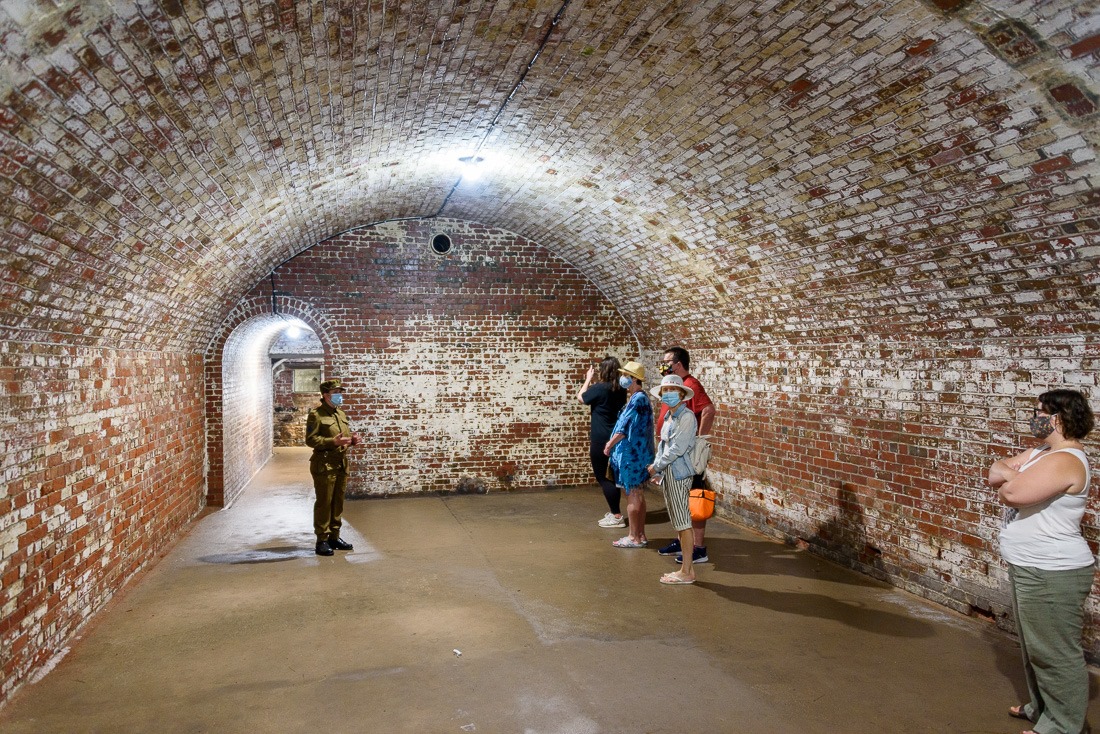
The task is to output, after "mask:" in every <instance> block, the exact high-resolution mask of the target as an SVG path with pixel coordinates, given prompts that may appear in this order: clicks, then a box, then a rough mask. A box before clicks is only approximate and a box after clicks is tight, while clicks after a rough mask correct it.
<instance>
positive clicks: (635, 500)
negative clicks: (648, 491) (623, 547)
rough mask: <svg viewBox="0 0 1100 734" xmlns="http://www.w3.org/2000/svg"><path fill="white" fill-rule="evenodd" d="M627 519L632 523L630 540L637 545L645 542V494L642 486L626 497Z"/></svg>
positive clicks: (631, 491)
mask: <svg viewBox="0 0 1100 734" xmlns="http://www.w3.org/2000/svg"><path fill="white" fill-rule="evenodd" d="M626 517H627V521H628V522H629V523H630V539H631V540H633V541H634V542H636V543H642V542H644V541H645V539H646V537H645V492H643V491H642V488H641V487H640V486H638V487H635V488H634V489H632V490H630V494H628V495H627V496H626Z"/></svg>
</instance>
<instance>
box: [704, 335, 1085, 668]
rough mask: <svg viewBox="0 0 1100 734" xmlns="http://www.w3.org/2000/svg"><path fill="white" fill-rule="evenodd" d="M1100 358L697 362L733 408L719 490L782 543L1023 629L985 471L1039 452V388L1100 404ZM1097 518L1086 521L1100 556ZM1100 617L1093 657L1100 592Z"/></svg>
mask: <svg viewBox="0 0 1100 734" xmlns="http://www.w3.org/2000/svg"><path fill="white" fill-rule="evenodd" d="M1098 357H1100V347H1098V346H1097V345H1096V343H1095V342H1091V341H1089V340H1086V339H1083V338H1076V339H1073V338H1066V339H1051V338H1045V339H1043V338H1036V339H1033V340H1028V341H1026V342H1025V341H1020V340H1012V341H988V342H984V343H974V342H950V341H941V342H935V343H921V342H918V341H913V340H893V341H878V342H875V343H873V344H867V343H862V344H861V343H847V344H832V345H823V344H821V343H814V344H803V345H791V346H789V347H784V348H783V349H781V350H780V349H772V348H768V347H767V346H764V345H761V346H757V347H741V348H738V349H736V350H715V351H707V352H699V353H697V354H695V355H694V357H693V359H694V360H695V361H696V364H694V365H693V370H692V371H693V373H695V374H696V375H697V376H698V377H699V378H700V379H701V380H702V381H703V384H704V386H705V387H706V388H707V390H708V393H709V394H710V395H711V398H712V399H713V400H715V402H716V403H718V404H719V405H720V408H719V418H718V420H717V421H716V424H715V430H714V434H715V436H716V438H715V441H714V454H713V457H712V464H711V468H710V479H711V482H712V483H713V484H714V486H715V488H716V489H717V490H718V492H719V502H720V504H721V505H722V507H723V508H725V509H727V510H728V511H729V512H730V513H731V514H732V515H733V516H735V517H737V518H739V519H741V520H744V521H746V522H748V523H749V524H751V525H754V526H756V527H759V528H761V529H763V530H764V531H766V532H768V533H770V534H772V535H774V536H775V537H779V538H783V539H785V540H787V541H789V542H791V543H794V544H796V545H799V546H800V547H804V548H808V549H811V550H812V551H814V552H816V553H820V554H822V555H824V556H826V557H828V558H830V559H833V560H835V561H838V562H840V563H844V564H847V565H850V566H851V567H853V568H856V569H858V570H860V571H863V572H864V573H867V574H869V575H872V576H875V577H876V578H879V579H881V580H884V581H889V582H890V583H892V584H894V585H896V586H899V587H901V588H904V589H906V590H908V591H911V592H913V593H916V594H919V595H921V596H924V597H926V598H929V599H932V600H933V601H936V602H938V603H941V604H944V605H946V606H949V607H951V608H952V609H955V610H956V611H959V612H962V613H964V614H972V615H978V616H982V617H988V618H990V619H993V620H995V621H996V622H997V623H998V624H999V625H1002V626H1005V627H1011V617H1010V615H1011V601H1010V599H1009V598H1008V584H1007V570H1006V568H1005V566H1004V564H1003V562H1002V561H1001V560H1000V555H999V553H998V550H997V534H998V531H999V529H1000V526H1001V517H1002V511H1003V506H1002V505H1001V504H1000V503H999V502H998V500H997V495H996V492H995V491H993V490H991V489H989V488H988V487H987V486H986V484H985V476H986V470H987V469H988V467H989V464H991V463H992V462H993V461H994V460H995V459H997V458H1002V457H1005V456H1007V455H1010V454H1015V453H1018V452H1019V451H1022V450H1023V449H1024V448H1027V447H1029V446H1033V445H1036V442H1035V440H1034V439H1032V438H1031V436H1030V434H1029V433H1028V425H1027V422H1028V419H1029V418H1030V417H1031V408H1032V407H1034V405H1035V402H1036V401H1035V398H1036V396H1037V395H1039V393H1041V392H1043V391H1045V390H1048V389H1054V388H1060V387H1068V388H1072V389H1077V390H1083V391H1085V392H1086V394H1091V395H1093V396H1095V395H1096V394H1097V389H1098V386H1097V383H1098V381H1100V369H1098V367H1100V361H1098ZM1093 404H1094V408H1095V405H1096V401H1095V398H1094V400H1093ZM1092 453H1093V458H1094V466H1093V475H1092V482H1093V487H1100V466H1098V465H1097V463H1096V462H1095V458H1096V456H1095V451H1093V452H1092ZM1091 494H1092V496H1093V497H1096V492H1095V491H1092V492H1091ZM1098 508H1100V503H1098V502H1097V501H1096V500H1093V501H1091V502H1090V504H1089V509H1088V511H1087V513H1086V517H1085V521H1084V533H1085V537H1086V538H1087V539H1088V541H1089V544H1090V545H1091V546H1092V548H1093V551H1094V552H1095V551H1096V550H1097V546H1098V543H1100V517H1098ZM1089 613H1090V620H1091V621H1090V622H1089V624H1088V628H1087V630H1086V638H1087V641H1088V649H1089V650H1090V654H1091V655H1093V656H1096V655H1097V654H1098V653H1100V627H1098V624H1097V619H1098V618H1100V605H1098V604H1097V601H1096V596H1095V595H1094V596H1093V597H1092V598H1091V599H1090V602H1089Z"/></svg>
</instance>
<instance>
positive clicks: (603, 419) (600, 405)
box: [577, 357, 626, 528]
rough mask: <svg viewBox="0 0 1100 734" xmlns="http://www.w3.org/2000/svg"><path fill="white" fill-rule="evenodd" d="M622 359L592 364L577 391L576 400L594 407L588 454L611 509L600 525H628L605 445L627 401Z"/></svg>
mask: <svg viewBox="0 0 1100 734" xmlns="http://www.w3.org/2000/svg"><path fill="white" fill-rule="evenodd" d="M620 366H621V365H620V364H619V360H617V359H615V358H614V357H604V359H603V361H602V362H600V364H599V365H598V366H597V365H592V366H591V367H589V368H588V374H586V375H585V378H584V384H583V385H581V389H580V390H578V391H577V400H579V401H581V402H582V403H584V404H585V405H587V406H589V407H590V408H591V409H592V419H591V420H592V423H591V427H590V429H589V433H588V443H589V447H588V455H589V457H590V458H591V459H592V473H593V474H594V475H595V476H596V481H597V482H598V483H599V485H600V488H601V489H602V490H603V496H604V499H605V500H607V508H608V512H607V513H606V514H605V515H604V516H603V517H601V518H600V520H599V523H598V524H599V526H600V527H601V528H625V527H626V518H624V517H623V513H622V510H621V509H620V505H619V497H620V493H619V488H618V487H616V486H615V480H614V479H613V478H612V477H609V476H608V471H607V462H608V458H607V455H606V454H604V451H603V448H604V446H605V445H606V444H607V442H608V440H610V438H611V429H612V428H614V427H615V420H616V419H617V418H618V417H619V411H621V410H622V409H623V406H624V405H626V390H624V389H623V388H622V387H620V386H619V367H620Z"/></svg>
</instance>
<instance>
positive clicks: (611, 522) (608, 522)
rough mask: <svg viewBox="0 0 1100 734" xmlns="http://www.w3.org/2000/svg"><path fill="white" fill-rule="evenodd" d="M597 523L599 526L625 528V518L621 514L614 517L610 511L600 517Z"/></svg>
mask: <svg viewBox="0 0 1100 734" xmlns="http://www.w3.org/2000/svg"><path fill="white" fill-rule="evenodd" d="M598 525H599V526H600V527H601V528H625V527H626V518H625V517H623V516H622V515H619V516H618V517H615V516H614V515H612V514H611V513H610V512H608V513H607V514H605V515H604V516H603V517H602V518H600V521H599V523H598Z"/></svg>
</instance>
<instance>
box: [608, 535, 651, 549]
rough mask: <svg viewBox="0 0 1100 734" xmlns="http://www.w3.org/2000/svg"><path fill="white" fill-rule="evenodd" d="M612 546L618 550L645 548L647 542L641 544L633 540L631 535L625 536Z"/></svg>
mask: <svg viewBox="0 0 1100 734" xmlns="http://www.w3.org/2000/svg"><path fill="white" fill-rule="evenodd" d="M611 545H613V546H615V547H616V548H645V546H646V541H644V540H643V541H642V542H640V543H639V542H638V541H636V540H634V539H633V538H631V537H630V536H629V535H624V536H623V537H621V538H619V539H618V540H616V541H615V542H614V543H612V544H611Z"/></svg>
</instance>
